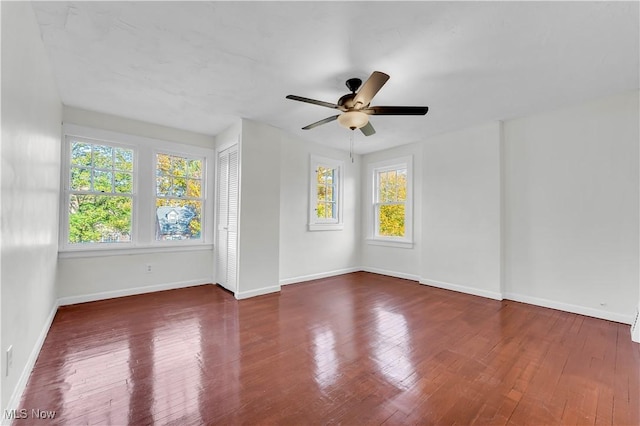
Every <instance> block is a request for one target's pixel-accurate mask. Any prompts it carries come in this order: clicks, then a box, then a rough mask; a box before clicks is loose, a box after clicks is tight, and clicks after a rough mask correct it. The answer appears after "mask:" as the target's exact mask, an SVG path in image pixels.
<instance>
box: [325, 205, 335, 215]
mask: <svg viewBox="0 0 640 426" xmlns="http://www.w3.org/2000/svg"><path fill="white" fill-rule="evenodd" d="M325 217H326V218H327V219H335V217H336V216H335V205H334V204H333V203H326V204H325Z"/></svg>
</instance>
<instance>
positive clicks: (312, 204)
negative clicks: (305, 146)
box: [308, 154, 344, 231]
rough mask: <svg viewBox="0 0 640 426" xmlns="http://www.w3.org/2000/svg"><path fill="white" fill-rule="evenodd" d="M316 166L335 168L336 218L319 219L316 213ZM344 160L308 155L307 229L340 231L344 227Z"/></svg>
mask: <svg viewBox="0 0 640 426" xmlns="http://www.w3.org/2000/svg"><path fill="white" fill-rule="evenodd" d="M318 166H327V167H329V168H332V169H334V170H336V175H337V181H338V183H337V185H336V191H337V194H336V197H335V199H336V208H337V217H336V219H329V220H327V219H319V218H318V217H317V215H316V205H317V195H318V188H317V175H316V170H317V167H318ZM343 176H344V161H341V160H334V159H332V158H326V157H321V156H319V155H314V154H311V155H310V157H309V223H308V229H309V231H340V230H342V229H344V219H343V217H344V216H343V213H342V212H343V207H342V205H343V195H342V194H343V192H344V191H343V189H344V179H343Z"/></svg>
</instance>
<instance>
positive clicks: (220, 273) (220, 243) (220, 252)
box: [216, 145, 238, 292]
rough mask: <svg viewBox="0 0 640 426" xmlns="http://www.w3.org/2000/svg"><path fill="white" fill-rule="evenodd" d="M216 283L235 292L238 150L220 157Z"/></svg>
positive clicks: (234, 148) (233, 148)
mask: <svg viewBox="0 0 640 426" xmlns="http://www.w3.org/2000/svg"><path fill="white" fill-rule="evenodd" d="M217 177H218V179H217V184H218V187H217V189H218V191H217V197H218V202H217V205H218V211H217V215H216V217H217V219H216V222H217V233H216V275H217V276H216V281H217V283H218V284H220V285H222V286H223V287H224V288H226V289H228V290H230V291H233V292H235V291H236V287H237V284H236V283H237V258H238V255H237V246H238V147H237V145H234V146H232V147H231V148H228V149H226V150H224V151H221V152H220V153H218V176H217Z"/></svg>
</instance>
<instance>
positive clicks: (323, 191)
mask: <svg viewBox="0 0 640 426" xmlns="http://www.w3.org/2000/svg"><path fill="white" fill-rule="evenodd" d="M326 194H327V189H326V187H325V186H324V185H318V193H317V200H318V201H324V200H325V197H326Z"/></svg>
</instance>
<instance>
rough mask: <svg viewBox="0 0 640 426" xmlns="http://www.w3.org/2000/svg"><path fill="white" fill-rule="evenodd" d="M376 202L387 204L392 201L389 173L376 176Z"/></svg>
mask: <svg viewBox="0 0 640 426" xmlns="http://www.w3.org/2000/svg"><path fill="white" fill-rule="evenodd" d="M378 185H379V187H378V201H380V202H381V203H387V202H390V201H394V197H393V183H392V182H391V177H390V174H389V172H382V173H379V174H378Z"/></svg>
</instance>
